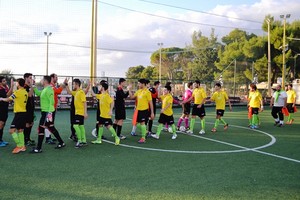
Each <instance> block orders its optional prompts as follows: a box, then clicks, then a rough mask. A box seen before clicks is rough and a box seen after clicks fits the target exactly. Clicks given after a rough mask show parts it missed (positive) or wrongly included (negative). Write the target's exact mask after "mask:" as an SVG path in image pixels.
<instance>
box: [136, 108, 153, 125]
mask: <svg viewBox="0 0 300 200" xmlns="http://www.w3.org/2000/svg"><path fill="white" fill-rule="evenodd" d="M149 117H150V115H149V110H139V111H138V116H137V119H136V122H137V123H142V122H145V123H147V122H148V120H149Z"/></svg>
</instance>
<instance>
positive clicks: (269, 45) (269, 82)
mask: <svg viewBox="0 0 300 200" xmlns="http://www.w3.org/2000/svg"><path fill="white" fill-rule="evenodd" d="M266 22H267V24H268V96H269V97H270V96H271V42H270V37H271V35H270V22H271V19H270V18H268V19H266Z"/></svg>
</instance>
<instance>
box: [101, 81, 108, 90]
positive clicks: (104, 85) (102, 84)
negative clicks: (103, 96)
mask: <svg viewBox="0 0 300 200" xmlns="http://www.w3.org/2000/svg"><path fill="white" fill-rule="evenodd" d="M101 86H102V87H103V88H104V90H105V91H106V90H107V89H108V84H107V83H105V82H103V83H101Z"/></svg>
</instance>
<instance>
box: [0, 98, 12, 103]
mask: <svg viewBox="0 0 300 200" xmlns="http://www.w3.org/2000/svg"><path fill="white" fill-rule="evenodd" d="M0 101H5V102H10V101H12V99H11V98H9V97H6V98H2V97H0Z"/></svg>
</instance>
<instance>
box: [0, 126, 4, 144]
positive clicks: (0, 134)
mask: <svg viewBox="0 0 300 200" xmlns="http://www.w3.org/2000/svg"><path fill="white" fill-rule="evenodd" d="M2 138H3V128H2V129H0V142H1V141H2Z"/></svg>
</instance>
